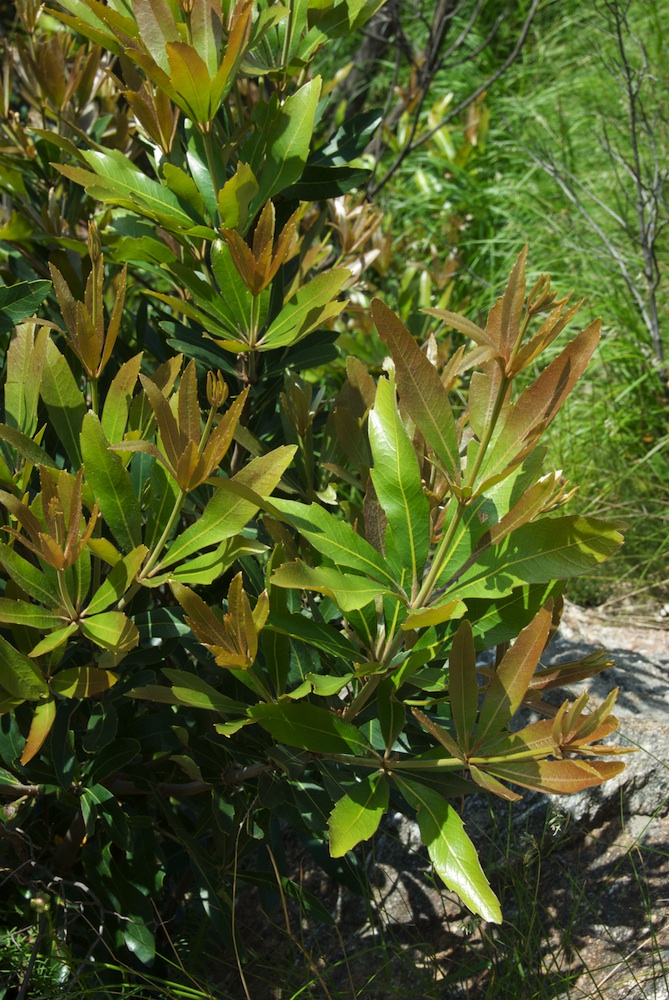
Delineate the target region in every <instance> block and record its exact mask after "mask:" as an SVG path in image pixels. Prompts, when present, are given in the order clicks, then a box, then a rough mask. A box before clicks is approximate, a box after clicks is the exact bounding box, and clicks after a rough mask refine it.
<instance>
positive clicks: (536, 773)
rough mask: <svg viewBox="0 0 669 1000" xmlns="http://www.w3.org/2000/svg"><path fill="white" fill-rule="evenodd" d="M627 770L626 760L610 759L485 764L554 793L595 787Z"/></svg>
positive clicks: (511, 778)
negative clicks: (624, 761)
mask: <svg viewBox="0 0 669 1000" xmlns="http://www.w3.org/2000/svg"><path fill="white" fill-rule="evenodd" d="M624 770H625V764H624V763H623V761H609V760H606V761H604V760H595V761H591V760H588V761H584V760H572V759H568V760H536V761H535V760H529V761H509V762H508V763H504V764H488V765H487V766H486V771H488V772H489V773H490V774H492V775H495V776H496V777H497V778H501V779H502V780H503V781H510V782H512V783H513V784H514V785H521V786H522V787H523V788H531V789H534V790H536V791H539V792H545V793H548V794H554V795H573V794H574V793H575V792H582V791H583V789H585V788H594V787H595V786H597V785H601V784H602V782H604V781H608V780H609V779H610V778H615V776H616V775H617V774H620V773H621V771H624Z"/></svg>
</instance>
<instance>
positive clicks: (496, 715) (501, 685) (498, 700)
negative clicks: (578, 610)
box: [475, 602, 553, 753]
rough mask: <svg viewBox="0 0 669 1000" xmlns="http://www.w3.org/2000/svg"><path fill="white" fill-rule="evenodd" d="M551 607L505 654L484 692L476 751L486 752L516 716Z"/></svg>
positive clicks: (541, 645) (543, 642)
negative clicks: (494, 739)
mask: <svg viewBox="0 0 669 1000" xmlns="http://www.w3.org/2000/svg"><path fill="white" fill-rule="evenodd" d="M552 612H553V605H552V602H549V603H548V604H546V606H545V607H544V608H542V609H541V611H540V612H539V614H538V615H537V616H536V617H535V619H534V621H532V622H531V623H530V624H529V625H528V626H527V628H524V629H523V631H522V632H521V633H520V635H519V636H518V638H517V639H516V641H515V643H514V644H513V646H512V647H511V648H510V649H508V650H507V652H506V653H505V654H504V657H503V659H502V662H501V663H500V665H499V667H498V668H497V670H496V671H495V674H494V676H493V679H492V681H491V682H490V685H489V687H488V690H487V691H486V695H485V698H484V700H483V704H482V706H481V713H480V716H479V721H478V726H477V728H476V737H475V740H476V743H475V745H476V749H477V752H478V753H483V752H485V750H484V748H485V747H486V744H487V742H488V741H489V740H491V739H492V738H493V737H494V736H496V735H497V734H498V733H499V732H501V730H502V729H503V728H504V726H506V724H507V723H508V722H509V721H510V720H511V719H512V718H513V716H514V715H515V714H516V712H517V711H518V709H519V708H520V705H521V703H522V701H523V698H524V697H525V694H526V692H527V689H528V687H529V684H530V680H531V678H532V674H533V673H534V671H535V669H536V666H537V663H538V662H539V657H540V656H541V654H542V652H543V649H544V646H545V645H546V639H547V637H548V632H549V629H550V627H551V619H552Z"/></svg>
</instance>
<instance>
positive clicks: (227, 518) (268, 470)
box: [158, 445, 295, 570]
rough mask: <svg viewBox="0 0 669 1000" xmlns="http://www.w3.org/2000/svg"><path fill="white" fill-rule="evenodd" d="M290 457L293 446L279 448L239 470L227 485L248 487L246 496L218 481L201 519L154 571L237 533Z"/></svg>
mask: <svg viewBox="0 0 669 1000" xmlns="http://www.w3.org/2000/svg"><path fill="white" fill-rule="evenodd" d="M294 454H295V446H294V445H288V446H283V447H281V448H276V449H275V450H274V451H271V452H269V453H268V454H267V455H261V456H259V457H258V458H254V459H253V460H252V461H251V462H249V464H248V465H246V466H244V468H243V469H240V471H239V472H238V473H237V474H236V475H235V476H233V478H232V480H230V481H229V482H230V483H231V484H236V485H242V486H246V487H248V490H249V494H250V496H249V495H247V496H242V495H241V494H240V493H233V492H231V491H228V490H227V489H226V480H220V481H219V482H220V486H219V489H218V492H217V493H215V494H214V496H213V497H212V499H211V500H210V501H209V503H208V504H207V506H206V507H205V509H204V511H203V513H202V516H201V517H200V518H199V520H198V521H196V522H195V524H192V525H190V527H188V528H186V530H185V531H184V532H183V533H182V534H181V535H179V537H178V538H176V539H175V540H174V542H173V543H172V545H171V547H170V548H169V549H168V552H167V555H166V556H165V558H164V559H163V560H162V561H161V563H160V565H159V566H158V569H159V570H162V569H164V568H166V567H167V566H172V565H173V564H174V563H176V562H180V561H181V560H182V559H185V558H186V557H187V556H190V555H192V554H193V553H194V552H201V551H202V549H204V548H207V547H208V546H210V545H218V544H219V543H220V542H222V541H223V540H224V539H226V538H231V537H232V536H233V535H236V534H237V533H238V532H240V531H241V530H242V528H243V527H244V525H245V524H247V522H248V521H250V520H251V518H252V517H253V515H254V514H255V512H256V511H257V510H258V507H260V506H261V504H262V503H263V499H264V498H265V497H267V496H269V495H270V494H271V493H272V490H274V488H275V487H276V485H277V484H278V482H279V480H280V479H281V477H282V475H283V474H284V472H285V471H286V469H287V468H288V465H289V464H290V462H291V460H292V458H293V456H294ZM253 494H256V496H257V501H254V500H252V499H250V497H252V496H253Z"/></svg>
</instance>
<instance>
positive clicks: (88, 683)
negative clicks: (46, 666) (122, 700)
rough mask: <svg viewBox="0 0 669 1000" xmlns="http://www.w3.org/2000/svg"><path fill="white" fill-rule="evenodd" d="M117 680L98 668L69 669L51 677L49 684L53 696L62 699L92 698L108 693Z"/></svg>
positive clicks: (108, 672)
mask: <svg viewBox="0 0 669 1000" xmlns="http://www.w3.org/2000/svg"><path fill="white" fill-rule="evenodd" d="M116 681H117V678H116V676H115V675H114V674H112V673H111V671H109V670H100V669H99V668H98V667H69V668H68V669H67V670H61V671H59V673H57V674H56V675H55V677H52V679H51V682H50V687H51V690H52V691H53V692H54V694H59V695H61V696H62V697H63V698H92V697H94V696H95V695H98V694H102V692H103V691H108V690H109V688H110V687H112V685H113V684H115V683H116Z"/></svg>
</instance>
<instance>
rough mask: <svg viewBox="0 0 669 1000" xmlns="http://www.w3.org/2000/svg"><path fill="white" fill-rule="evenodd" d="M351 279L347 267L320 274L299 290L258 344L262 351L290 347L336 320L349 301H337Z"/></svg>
mask: <svg viewBox="0 0 669 1000" xmlns="http://www.w3.org/2000/svg"><path fill="white" fill-rule="evenodd" d="M349 277H350V271H348V270H347V268H345V267H337V268H335V269H334V270H332V271H327V272H325V273H323V274H319V275H318V276H317V277H316V278H313V279H312V280H311V281H308V282H307V283H306V285H302V287H301V288H299V289H298V291H297V292H296V294H295V295H294V296H293V297H292V299H291V300H290V301H289V302H287V303H286V305H285V306H284V307H283V309H282V310H281V312H280V313H279V315H278V316H277V317H276V319H275V320H274V321H273V322H272V323H271V324H270V326H269V329H268V330H266V331H265V333H264V334H263V335H262V337H261V338H260V340H259V341H258V350H260V351H273V350H276V348H278V347H290V346H291V345H292V344H296V343H297V341H298V340H302V338H303V337H306V335H307V334H308V333H310V332H311V331H312V330H314V329H315V328H316V327H317V326H319V325H320V324H322V323H325V322H326V320H328V319H333V318H334V317H335V316H338V315H339V313H340V312H341V311H342V309H343V308H344V306H345V305H346V302H344V301H337V299H336V296H337V295H338V294H339V292H340V290H341V288H342V286H343V284H344V282H345V281H346V280H347V278H349Z"/></svg>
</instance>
